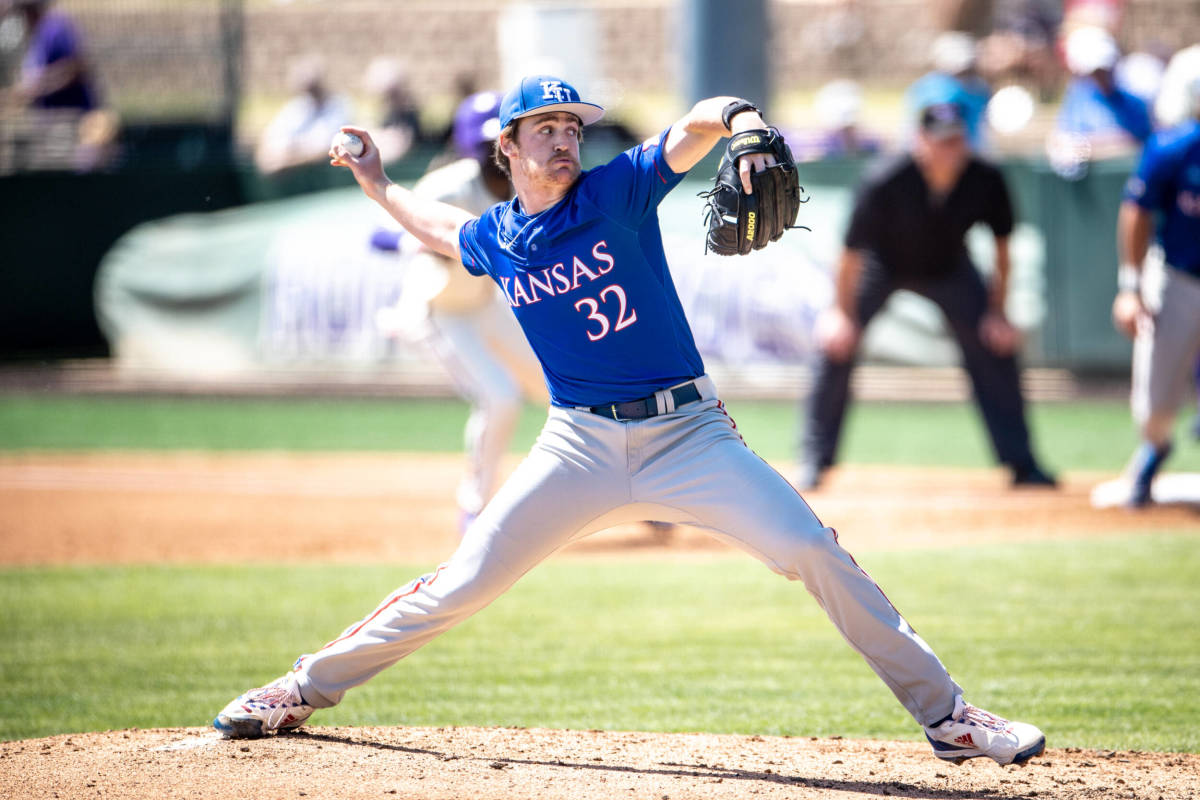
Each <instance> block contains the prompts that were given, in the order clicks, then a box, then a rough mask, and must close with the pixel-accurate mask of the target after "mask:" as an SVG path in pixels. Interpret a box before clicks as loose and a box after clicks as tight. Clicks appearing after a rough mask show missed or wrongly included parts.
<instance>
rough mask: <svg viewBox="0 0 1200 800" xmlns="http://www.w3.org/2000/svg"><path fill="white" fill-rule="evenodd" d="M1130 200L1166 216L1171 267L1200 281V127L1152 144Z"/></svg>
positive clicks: (1161, 236) (1162, 235) (1162, 224)
mask: <svg viewBox="0 0 1200 800" xmlns="http://www.w3.org/2000/svg"><path fill="white" fill-rule="evenodd" d="M1125 199H1126V200H1131V201H1133V202H1135V203H1137V204H1138V205H1139V206H1141V207H1142V208H1144V209H1146V210H1147V211H1152V212H1160V213H1161V217H1160V219H1159V224H1158V241H1159V244H1161V245H1162V248H1163V255H1164V256H1165V257H1166V260H1167V263H1168V264H1170V265H1171V266H1173V267H1175V268H1176V269H1179V270H1182V271H1184V272H1186V273H1188V274H1190V275H1193V276H1195V277H1198V278H1200V122H1197V121H1195V120H1192V121H1190V122H1186V123H1184V124H1183V125H1181V126H1179V127H1177V128H1172V129H1170V130H1167V131H1163V132H1161V133H1159V134H1156V135H1155V136H1154V137H1152V138H1151V139H1150V141H1149V142H1148V143H1147V145H1146V150H1145V152H1143V153H1142V160H1141V163H1140V164H1138V169H1137V172H1136V173H1135V174H1134V175H1133V176H1132V177H1131V178H1130V179H1129V181H1128V182H1127V183H1126V184H1125Z"/></svg>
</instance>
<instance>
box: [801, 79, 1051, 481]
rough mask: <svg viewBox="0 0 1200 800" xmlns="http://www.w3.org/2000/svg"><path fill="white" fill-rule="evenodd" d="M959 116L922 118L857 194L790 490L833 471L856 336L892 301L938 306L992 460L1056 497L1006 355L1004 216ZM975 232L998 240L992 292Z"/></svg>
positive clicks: (952, 108) (996, 182)
mask: <svg viewBox="0 0 1200 800" xmlns="http://www.w3.org/2000/svg"><path fill="white" fill-rule="evenodd" d="M965 134H966V124H965V116H964V113H963V109H962V108H961V107H960V106H959V105H957V104H955V103H940V104H935V105H930V106H928V107H926V108H924V109H922V110H921V111H920V112H919V127H918V130H917V132H916V137H915V142H914V145H913V148H912V150H911V152H909V153H906V154H904V155H903V156H901V157H899V158H897V159H895V160H894V161H890V162H888V163H887V164H886V165H884V167H883V168H882V169H880V170H878V171H876V172H874V173H872V174H871V175H870V176H869V177H868V178H867V179H866V180H864V182H863V184H862V185H861V186H860V187H859V192H858V196H857V198H856V201H855V206H854V211H853V213H852V215H851V219H850V227H849V230H848V231H847V232H846V237H845V248H844V249H843V252H842V255H841V259H840V261H839V264H838V267H837V274H836V276H835V300H834V304H833V306H832V307H831V308H829V309H828V310H827V311H826V312H824V313H823V314H822V316H821V318H820V319H819V321H818V324H817V340H818V342H819V343H820V354H819V356H818V359H817V366H816V372H815V382H814V386H813V390H812V393H811V394H810V395H809V398H808V403H807V413H806V416H807V419H806V422H805V425H804V433H803V438H802V442H801V450H802V452H801V455H800V469H799V473H798V475H797V476H796V484H797V488H799V489H812V488H815V487H816V486H817V484H818V483H819V482H820V479H821V476H822V473H823V472H824V471H825V470H826V469H828V468H829V467H831V466H833V464H834V462H835V459H836V456H837V448H838V439H839V438H840V435H841V431H842V420H843V416H844V414H845V410H846V405H847V402H848V400H849V391H850V373H851V371H852V370H853V368H854V361H855V358H856V355H857V352H858V345H859V341H860V339H861V335H862V331H863V329H864V328H865V327H866V326H867V324H868V323H869V322H870V321H871V318H872V317H874V316H875V314H876V313H877V312H878V311H879V309H880V308H881V307H882V306H883V304H884V302H885V301H886V300H887V299H888V297H889V296H890V295H891V294H892V292H894V291H895V290H897V289H908V290H911V291H913V292H916V293H917V294H920V295H922V296H924V297H927V298H929V299H930V300H932V301H933V302H935V303H937V305H938V307H939V308H941V310H942V313H943V314H944V315H945V317H946V321H947V322H948V324H949V326H950V330H951V332H952V333H953V334H954V338H955V339H956V340H957V341H958V345H959V347H960V348H961V349H962V354H963V361H964V362H965V366H966V370H967V374H968V375H969V376H970V379H971V385H972V387H973V389H974V394H975V401H976V403H977V404H978V405H979V410H980V412H982V414H983V419H984V422H985V423H986V425H987V430H988V434H989V435H990V437H991V440H992V446H993V447H994V449H995V452H996V457H997V459H998V460H999V461H1000V462H1001V463H1003V464H1005V465H1007V466H1008V467H1009V469H1010V470H1011V471H1012V482H1013V485H1014V486H1054V485H1055V480H1054V478H1053V477H1051V476H1050V475H1048V474H1047V473H1046V472H1044V471H1043V470H1042V469H1041V467H1039V466H1038V463H1037V460H1036V459H1035V458H1034V455H1033V452H1032V450H1031V448H1030V443H1029V429H1028V427H1027V426H1026V423H1025V408H1024V400H1023V398H1022V397H1021V388H1020V382H1019V380H1018V375H1017V362H1016V358H1015V353H1016V350H1017V347H1018V345H1019V335H1018V333H1017V331H1016V329H1015V328H1013V326H1012V325H1011V324H1010V323H1009V322H1008V320H1007V319H1006V318H1005V315H1004V300H1005V295H1006V292H1007V286H1008V272H1009V256H1008V236H1009V234H1011V233H1012V230H1013V209H1012V202H1011V201H1010V199H1009V194H1008V188H1007V187H1006V186H1005V183H1004V178H1003V176H1002V175H1001V173H1000V171H999V170H998V169H996V168H995V167H994V166H992V165H990V164H988V163H986V162H984V161H982V160H980V159H979V158H977V157H975V156H973V155H972V154H971V151H970V148H969V145H968V143H967V139H966V135H965ZM977 222H983V223H985V224H987V225H988V227H990V228H991V229H992V233H993V234H994V235H995V238H996V265H995V270H994V272H993V275H994V277H993V279H992V282H991V286H990V287H985V285H984V282H983V278H982V276H981V275H980V274H979V271H978V270H977V269H976V268H975V265H974V264H972V263H971V259H970V256H969V255H968V254H967V248H966V245H965V244H964V243H963V237H964V236H965V235H966V232H967V230H968V229H969V228H971V226H972V225H974V224H975V223H977Z"/></svg>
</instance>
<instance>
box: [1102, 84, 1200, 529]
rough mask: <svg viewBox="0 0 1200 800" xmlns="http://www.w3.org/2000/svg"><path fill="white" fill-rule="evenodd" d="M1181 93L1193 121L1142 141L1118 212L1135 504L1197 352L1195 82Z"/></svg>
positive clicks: (1159, 454)
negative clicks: (1129, 343)
mask: <svg viewBox="0 0 1200 800" xmlns="http://www.w3.org/2000/svg"><path fill="white" fill-rule="evenodd" d="M1188 95H1189V104H1190V108H1191V118H1190V119H1189V120H1187V121H1186V122H1184V123H1183V124H1182V125H1180V126H1178V127H1175V128H1171V129H1169V130H1166V131H1163V132H1161V133H1159V134H1156V135H1155V136H1154V137H1152V138H1151V139H1150V141H1149V142H1148V143H1147V145H1146V149H1145V152H1144V153H1143V154H1142V158H1141V162H1140V163H1139V165H1138V169H1137V172H1136V174H1134V175H1133V176H1132V177H1131V178H1130V179H1129V181H1128V183H1127V184H1126V186H1125V197H1124V201H1123V202H1122V203H1121V209H1120V211H1119V213H1118V216H1117V247H1118V251H1119V255H1120V260H1121V266H1120V267H1119V272H1118V283H1117V289H1118V290H1117V296H1116V298H1115V299H1114V300H1113V306H1112V316H1113V323H1114V324H1115V325H1116V327H1117V329H1118V330H1120V331H1121V332H1122V333H1123V334H1125V335H1126V336H1128V337H1130V338H1131V339H1133V340H1134V346H1133V389H1132V393H1131V397H1130V405H1131V409H1132V412H1133V419H1134V421H1135V422H1136V423H1137V425H1138V432H1139V435H1140V436H1141V439H1142V443H1141V445H1140V446H1139V447H1138V449H1137V451H1136V452H1135V453H1134V456H1133V459H1132V461H1131V462H1130V464H1129V467H1128V469H1127V475H1128V477H1129V480H1130V484H1131V485H1130V494H1129V505H1130V506H1132V507H1135V508H1136V507H1141V506H1145V505H1146V504H1148V503H1149V502H1150V500H1151V498H1152V495H1151V484H1152V482H1153V480H1154V476H1155V474H1157V472H1158V470H1159V468H1160V467H1161V466H1162V464H1163V462H1164V461H1165V460H1166V459H1167V457H1168V456H1169V455H1170V453H1171V429H1172V426H1173V424H1174V422H1175V415H1176V413H1177V412H1178V410H1179V407H1180V405H1181V404H1182V402H1183V399H1184V395H1185V393H1186V391H1187V388H1188V385H1189V384H1190V383H1191V382H1192V378H1193V374H1194V373H1193V370H1194V368H1195V365H1196V360H1197V357H1198V356H1200V76H1195V77H1193V78H1192V80H1191V82H1190V84H1189V88H1188ZM1156 215H1157V216H1158V225H1157V228H1156V227H1155V216H1156ZM1152 240H1153V242H1154V243H1155V245H1156V246H1155V247H1154V248H1151V247H1150V244H1151V241H1152ZM1148 254H1149V257H1147V256H1148Z"/></svg>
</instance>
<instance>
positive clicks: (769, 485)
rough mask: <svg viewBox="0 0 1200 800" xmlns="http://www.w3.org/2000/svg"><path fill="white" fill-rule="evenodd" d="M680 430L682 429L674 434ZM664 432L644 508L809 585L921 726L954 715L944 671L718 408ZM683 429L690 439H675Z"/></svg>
mask: <svg viewBox="0 0 1200 800" xmlns="http://www.w3.org/2000/svg"><path fill="white" fill-rule="evenodd" d="M672 424H674V425H675V426H676V427H678V428H680V430H679V431H671V430H670V428H671V425H672ZM661 427H662V434H663V435H662V437H661V441H660V442H659V444H660V445H661V446H660V447H658V448H655V447H654V446H653V445H651V444H649V443H648V444H647V445H646V446H645V450H646V452H647V454H648V456H649V457H648V458H647V459H646V461H645V466H644V467H643V469H642V470H641V471H639V472H638V473H636V475H635V479H636V483H635V490H636V492H637V493H638V497H639V499H645V500H649V501H652V502H657V503H661V504H663V505H668V506H671V507H673V508H677V509H682V510H685V511H686V512H687V513H688V514H689V515H690V516H691V517H692V518H693V519H694V521H695V522H696V523H697V524H700V525H702V526H705V527H707V528H710V529H712V530H713V532H714V533H715V534H716V535H718V536H719V537H721V538H722V539H725V540H727V541H730V542H732V543H733V544H736V545H737V546H739V547H741V548H742V549H743V550H746V551H747V552H749V553H750V554H751V555H753V556H755V557H756V558H758V559H759V560H760V561H762V562H763V563H765V564H766V565H767V566H768V567H770V568H771V569H772V570H774V571H775V572H777V573H779V574H781V575H784V576H786V577H787V578H789V579H792V580H797V579H798V580H801V581H803V582H804V586H805V588H807V589H808V591H809V592H810V593H811V594H812V595H813V597H815V598H816V599H817V602H818V603H820V604H821V607H822V608H823V609H824V610H825V612H826V613H827V614H828V615H829V618H830V620H832V621H833V623H834V625H836V626H837V628H838V630H839V631H840V632H841V634H842V636H844V637H845V639H846V641H847V642H849V644H850V646H851V647H853V648H854V649H855V650H857V651H858V652H859V653H860V654H861V655H862V656H863V658H864V659H866V661H867V663H868V664H869V665H870V666H871V668H872V669H873V670H875V672H876V674H878V675H879V677H880V678H882V679H883V681H884V683H885V684H887V686H888V688H889V689H891V690H892V692H893V693H894V694H895V695H896V697H897V699H899V700H900V702H901V704H902V705H903V706H904V707H905V708H906V709H908V711H909V713H910V714H912V716H913V717H914V718H915V719H916V720H917V722H919V723H921V724H922V725H928V724H932V723H934V722H937V721H938V720H941V719H943V718H945V717H946V716H947V715H949V714H951V713H952V711H953V709H954V699H955V696H956V695H958V694H960V693H961V690H960V689H959V687H958V686H957V684H955V683H954V681H953V680H952V679H951V678H950V676H949V675H948V674H947V672H946V668H945V667H944V666H943V665H942V662H941V661H940V660H938V657H937V656H936V655H935V654H934V653H933V651H932V650H931V649H930V647H929V645H928V644H926V643H925V641H924V640H923V639H922V638H921V637H920V636H918V635H917V634H916V633H915V632H914V631H913V629H912V628H911V627H910V626H909V624H908V623H907V622H906V621H905V620H904V618H903V617H902V616H900V613H899V612H898V611H897V610H896V608H895V607H894V606H893V605H892V604H891V602H890V601H889V600H888V598H887V597H886V596H885V595H884V593H883V591H882V590H881V589H880V588H879V586H878V585H877V584H876V583H875V581H873V580H872V579H871V577H870V576H869V575H867V573H866V572H864V571H863V570H862V568H860V567H859V566H858V564H857V563H856V562H855V561H854V559H853V558H852V557H851V556H850V554H849V553H848V552H846V551H845V550H844V549H843V548H842V547H841V546H840V545H839V544H838V541H837V534H836V533H835V532H834V531H833V529H831V528H827V527H825V526H823V525H822V524H821V522H820V521H819V520H818V519H817V517H816V516H815V515H814V514H813V512H812V510H811V509H810V508H809V507H808V504H807V503H805V501H804V500H803V498H801V497H800V495H799V494H798V493H797V492H796V491H795V490H794V489H793V488H792V487H791V485H790V484H788V482H787V481H786V480H785V479H784V478H783V477H782V476H781V475H780V474H779V473H777V472H775V470H773V469H772V468H771V467H770V466H768V465H767V463H766V462H765V461H763V460H762V459H761V458H759V457H758V456H757V455H755V454H754V453H753V452H752V451H751V450H750V449H749V448H748V447H747V446H746V445H745V443H744V442H743V441H742V440H741V437H740V436H739V435H738V434H737V433H736V431H735V430H734V428H733V426H732V422H731V421H730V420H729V418H728V417H727V416H726V415H725V413H724V411H723V410H722V409H721V408H720V407H718V406H717V405H716V404H715V402H714V404H713V405H712V407H710V408H708V409H706V410H703V411H698V412H695V413H693V414H690V415H688V419H687V420H678V421H676V422H675V423H668V424H667V425H665V426H661ZM684 427H689V428H691V430H690V432H689V433H688V434H687V435H677V434H679V433H681V432H682V428H684Z"/></svg>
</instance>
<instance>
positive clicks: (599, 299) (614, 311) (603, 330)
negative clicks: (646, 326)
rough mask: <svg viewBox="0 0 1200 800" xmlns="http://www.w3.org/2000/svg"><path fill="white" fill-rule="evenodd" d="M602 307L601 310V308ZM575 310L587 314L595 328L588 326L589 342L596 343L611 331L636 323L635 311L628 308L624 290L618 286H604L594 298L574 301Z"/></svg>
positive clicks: (582, 298)
mask: <svg viewBox="0 0 1200 800" xmlns="http://www.w3.org/2000/svg"><path fill="white" fill-rule="evenodd" d="M602 306H603V310H601V307H602ZM575 310H576V311H578V312H580V313H584V314H587V318H588V320H589V321H590V322H591V323H594V325H595V327H592V326H589V328H590V329H589V330H588V331H587V337H588V340H589V341H592V342H598V341H600V340H601V339H603V338H604V337H605V336H608V334H609V333H610V332H612V331H619V330H622V329H624V328H628V327H629V326H630V325H632V324H633V323H635V322H637V311H635V310H634V309H632V308H630V307H629V302H628V300H626V298H625V290H624V289H622V288H621V287H620V286H619V285H618V284H615V283H614V284H612V285H611V286H605V287H604V288H603V289H601V290H600V294H598V295H597V296H596V297H581V298H580V299H578V300H576V301H575Z"/></svg>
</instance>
